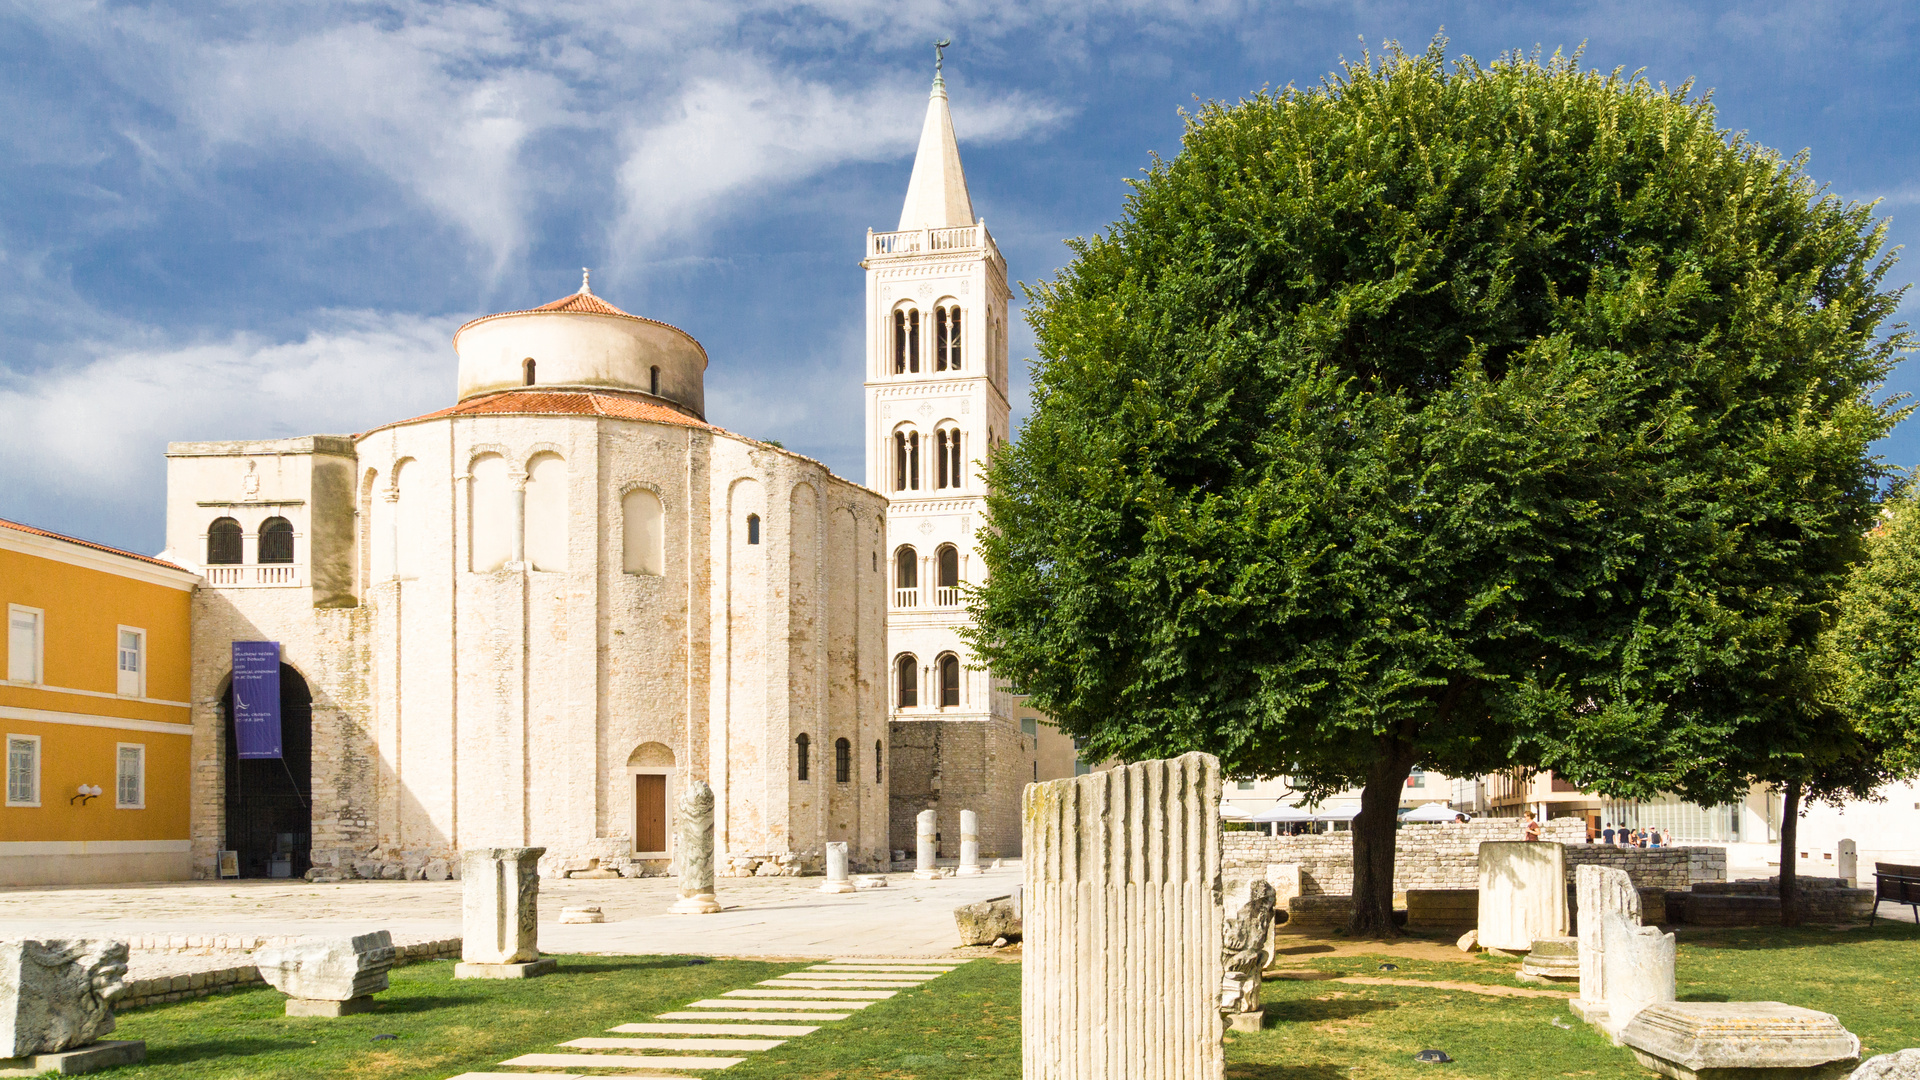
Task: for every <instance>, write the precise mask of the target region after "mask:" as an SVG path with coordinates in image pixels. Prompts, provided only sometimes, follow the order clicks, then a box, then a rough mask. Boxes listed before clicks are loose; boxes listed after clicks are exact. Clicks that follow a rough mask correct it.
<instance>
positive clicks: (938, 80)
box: [933, 38, 953, 86]
mask: <svg viewBox="0 0 1920 1080" xmlns="http://www.w3.org/2000/svg"><path fill="white" fill-rule="evenodd" d="M952 44H953V39H952V38H941V39H940V40H939V41H936V42H934V43H933V85H935V86H945V85H947V80H946V79H945V78H944V77H942V76H941V74H940V62H941V61H942V60H944V59H946V50H947V47H948V46H950V45H952Z"/></svg>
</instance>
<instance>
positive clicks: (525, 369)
mask: <svg viewBox="0 0 1920 1080" xmlns="http://www.w3.org/2000/svg"><path fill="white" fill-rule="evenodd" d="M534 366H535V365H534V362H533V357H531V356H529V357H527V358H526V359H525V360H522V361H520V376H521V383H522V385H524V386H532V385H533V369H534Z"/></svg>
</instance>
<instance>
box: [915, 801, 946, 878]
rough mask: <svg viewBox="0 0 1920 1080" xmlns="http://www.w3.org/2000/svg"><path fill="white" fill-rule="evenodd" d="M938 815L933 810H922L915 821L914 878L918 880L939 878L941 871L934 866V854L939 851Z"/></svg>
mask: <svg viewBox="0 0 1920 1080" xmlns="http://www.w3.org/2000/svg"><path fill="white" fill-rule="evenodd" d="M936 821H937V815H935V814H934V812H933V811H931V810H922V811H920V813H919V815H918V816H917V817H915V818H914V819H913V841H914V844H913V876H914V877H917V878H937V877H939V876H940V871H939V870H938V869H937V868H936V867H935V866H934V861H933V858H934V852H935V851H936V850H937V845H938V838H937V833H938V829H939V826H938V824H937V823H936Z"/></svg>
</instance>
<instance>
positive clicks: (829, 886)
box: [820, 840, 854, 893]
mask: <svg viewBox="0 0 1920 1080" xmlns="http://www.w3.org/2000/svg"><path fill="white" fill-rule="evenodd" d="M820 891H821V892H823V893H850V892H853V891H854V886H853V882H851V881H848V880H847V845H846V841H844V840H829V841H828V842H827V881H826V884H824V885H822V886H820Z"/></svg>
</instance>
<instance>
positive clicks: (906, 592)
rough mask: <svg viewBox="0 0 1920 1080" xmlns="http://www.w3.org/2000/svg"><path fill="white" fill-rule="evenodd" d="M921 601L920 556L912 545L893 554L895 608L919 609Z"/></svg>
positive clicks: (903, 547)
mask: <svg viewBox="0 0 1920 1080" xmlns="http://www.w3.org/2000/svg"><path fill="white" fill-rule="evenodd" d="M919 601H920V555H919V553H918V552H916V551H914V550H913V546H912V545H910V544H909V545H903V546H902V547H901V548H900V550H899V551H896V552H894V553H893V606H894V607H903V608H908V607H918V606H919Z"/></svg>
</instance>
